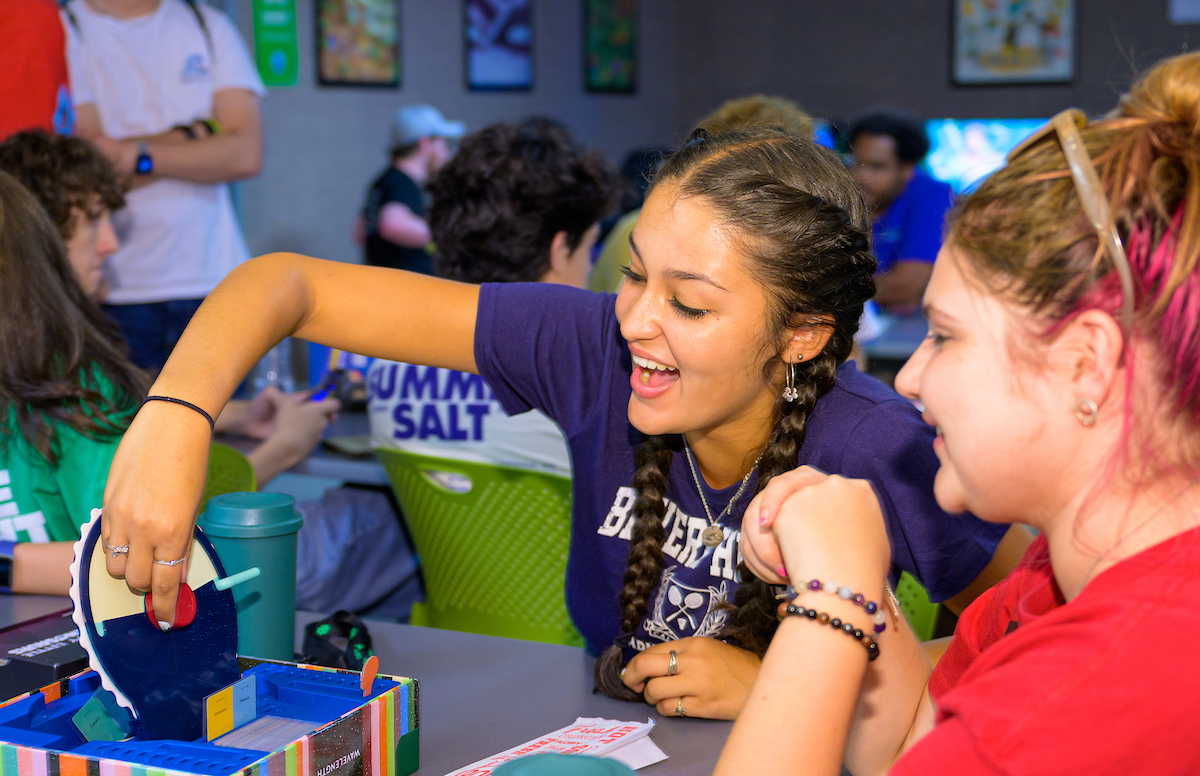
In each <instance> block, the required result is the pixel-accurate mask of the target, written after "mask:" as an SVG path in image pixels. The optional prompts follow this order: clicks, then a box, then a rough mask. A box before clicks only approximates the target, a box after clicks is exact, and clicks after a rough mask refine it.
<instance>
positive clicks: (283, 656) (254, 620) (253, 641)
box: [197, 493, 304, 660]
mask: <svg viewBox="0 0 1200 776" xmlns="http://www.w3.org/2000/svg"><path fill="white" fill-rule="evenodd" d="M197 524H198V525H199V526H200V530H202V531H204V534H205V536H207V537H208V539H209V541H211V542H212V545H213V547H214V548H215V549H216V551H217V555H218V556H219V557H220V558H221V563H222V565H224V566H225V573H226V574H236V573H237V572H239V571H243V570H245V569H248V568H251V567H253V566H257V567H258V568H259V569H260V570H261V572H262V573H261V574H259V575H258V577H257V578H255V579H251V580H250V581H248V582H243V583H242V584H240V585H237V586H236V587H234V588H233V600H234V604H235V605H236V606H237V622H238V654H239V655H244V656H246V657H261V658H268V659H272V660H293V659H294V658H295V639H296V534H297V532H298V531H299V530H300V526H301V525H303V524H304V517H303V516H302V515H301V514H300V513H299V512H297V511H296V502H295V501H294V500H293V499H292V497H291V496H288V495H285V494H283V493H225V494H222V495H220V496H214V497H212V498H211V499H209V500H208V504H207V506H205V508H204V514H202V515H201V516H200V520H199V521H198V523H197Z"/></svg>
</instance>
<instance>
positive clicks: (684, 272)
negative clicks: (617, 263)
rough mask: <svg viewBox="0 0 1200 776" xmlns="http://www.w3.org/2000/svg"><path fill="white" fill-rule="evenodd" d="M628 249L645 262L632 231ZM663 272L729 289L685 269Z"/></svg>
mask: <svg viewBox="0 0 1200 776" xmlns="http://www.w3.org/2000/svg"><path fill="white" fill-rule="evenodd" d="M629 250H631V251H633V254H634V255H635V256H637V257H638V260H639V261H641V262H643V263H645V261H646V260H645V259H643V258H642V252H641V251H639V250H638V247H637V243H635V242H634V241H633V232H630V233H629ZM663 274H664V275H666V276H667V277H669V278H672V279H674V280H699V281H700V282H701V283H708V284H709V285H710V286H712V287H713V288H719V289H721V290H722V291H724V292H725V293H729V289H727V288H725V286H723V285H721V284H720V283H718V282H717V281H715V280H713V279H712V278H710V277H709V276H708V275H700V274H697V273H695V272H688V271H687V270H682V269H668V270H665V271H664V272H663Z"/></svg>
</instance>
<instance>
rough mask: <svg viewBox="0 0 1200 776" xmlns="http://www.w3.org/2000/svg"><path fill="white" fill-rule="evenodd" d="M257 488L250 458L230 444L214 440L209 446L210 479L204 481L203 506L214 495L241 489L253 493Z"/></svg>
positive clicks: (201, 503) (235, 491)
mask: <svg viewBox="0 0 1200 776" xmlns="http://www.w3.org/2000/svg"><path fill="white" fill-rule="evenodd" d="M257 489H258V482H257V481H256V480H255V477H254V467H253V466H251V465H250V460H249V459H248V458H246V456H245V455H244V454H242V452H241V451H239V450H236V449H234V448H232V447H230V446H229V445H223V444H221V443H220V442H213V443H212V445H211V446H210V447H209V448H208V479H207V480H206V481H205V482H204V500H203V501H201V502H200V505H201V507H203V506H204V505H205V504H207V503H208V500H209V499H210V498H212V497H213V496H220V495H222V494H224V493H237V492H241V491H246V492H249V493H253V492H254V491H255V490H257Z"/></svg>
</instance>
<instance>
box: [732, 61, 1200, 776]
mask: <svg viewBox="0 0 1200 776" xmlns="http://www.w3.org/2000/svg"><path fill="white" fill-rule="evenodd" d="M1198 128H1200V54H1196V53H1191V54H1184V55H1181V56H1176V57H1173V58H1171V59H1167V60H1165V61H1163V62H1161V63H1159V64H1158V65H1157V66H1155V67H1154V68H1153V69H1152V70H1150V71H1149V72H1148V73H1147V74H1145V76H1143V77H1142V78H1141V79H1140V80H1139V81H1138V82H1137V83H1136V84H1134V86H1133V88H1132V89H1131V90H1130V91H1129V93H1128V94H1126V95H1125V96H1123V97H1122V98H1121V100H1120V102H1119V104H1118V105H1117V107H1116V109H1115V110H1114V111H1112V112H1111V113H1108V114H1106V115H1105V116H1104V117H1103V118H1101V119H1099V120H1096V121H1088V119H1087V117H1086V116H1085V115H1084V114H1083V113H1082V112H1081V111H1078V110H1067V111H1063V112H1062V113H1060V114H1058V115H1057V116H1055V117H1054V118H1053V119H1052V120H1051V121H1050V123H1049V124H1048V125H1047V126H1046V127H1045V128H1044V129H1043V130H1042V131H1040V132H1037V133H1035V134H1034V135H1033V136H1031V138H1030V139H1028V140H1027V141H1025V143H1023V144H1022V145H1021V146H1018V148H1017V149H1016V150H1015V151H1014V152H1013V153H1011V154H1010V155H1009V160H1008V164H1007V165H1006V166H1005V167H1003V168H1002V169H1000V170H998V171H997V172H995V173H994V174H993V175H991V176H990V177H989V178H987V179H986V180H985V181H984V182H983V183H982V185H980V186H979V188H978V189H976V190H975V191H974V192H973V193H971V194H970V195H968V196H967V197H966V198H965V199H964V200H963V201H962V202H960V203H959V204H958V206H957V207H956V209H955V210H954V212H953V213H952V214H951V217H950V225H949V236H948V239H947V242H946V245H945V247H943V248H942V251H941V253H940V254H939V255H938V258H937V262H936V263H935V264H934V267H933V277H932V279H931V281H930V283H929V288H928V290H927V291H926V292H925V298H924V311H925V314H926V316H927V317H928V319H929V328H930V332H929V337H928V338H927V339H926V340H925V341H924V342H923V343H922V345H921V347H920V348H919V349H918V350H917V352H916V353H915V354H914V355H913V357H912V359H911V360H910V361H909V362H908V364H907V365H906V366H905V367H904V369H903V370H902V371H901V372H900V374H899V375H898V376H897V378H896V385H897V387H898V388H899V389H900V390H901V391H902V392H903V393H904V394H905V395H907V396H909V397H911V398H913V399H919V400H920V401H921V402H922V404H923V405H924V411H925V419H926V421H927V422H928V423H929V424H930V425H931V426H932V425H934V424H936V428H937V437H936V439H935V440H934V442H933V450H934V452H936V454H937V457H938V459H939V462H940V468H939V469H938V472H937V477H936V479H935V480H934V482H933V492H934V494H935V495H936V497H937V500H938V503H939V504H941V505H942V506H943V507H945V508H946V509H949V510H953V511H961V510H968V509H969V510H971V511H972V512H974V513H975V514H977V515H979V516H980V517H981V518H983V519H985V520H987V521H988V522H989V523H993V524H996V525H1007V524H1010V523H1026V524H1028V525H1030V526H1033V527H1035V528H1037V529H1038V530H1039V532H1040V533H1039V535H1038V538H1037V539H1036V540H1035V541H1034V543H1033V544H1032V545H1030V547H1029V549H1028V552H1027V553H1026V554H1025V557H1024V558H1023V559H1022V561H1021V564H1020V565H1019V567H1018V568H1017V569H1016V570H1014V571H1013V572H1012V573H1011V574H1009V575H1008V577H1007V578H1005V579H1004V580H1003V581H1002V582H1001V583H1000V584H998V585H996V586H995V587H993V588H992V589H991V590H989V591H987V592H986V593H985V594H983V595H982V596H980V597H979V599H978V600H976V601H975V602H974V603H973V604H972V605H971V606H970V607H969V608H968V609H967V610H966V612H964V613H963V616H962V617H961V618H960V619H959V621H958V627H957V629H956V631H955V634H954V638H953V641H952V642H951V644H950V646H949V649H948V650H947V652H946V653H945V655H944V656H943V657H942V659H941V661H940V662H939V663H938V664H937V666H936V667H935V668H933V669H932V671H931V670H930V666H929V664H928V663H927V662H926V661H925V660H924V659H923V656H922V655H921V653H920V649H919V647H918V645H917V644H916V643H915V642H914V640H913V639H912V637H911V635H910V634H908V633H906V632H904V631H903V629H899V630H897V629H892V628H891V627H889V628H888V630H887V631H886V632H884V633H882V634H873V635H872V636H870V637H864V636H863V634H862V632H861V630H860V626H864V625H868V624H869V622H870V620H869V615H868V614H867V613H865V612H864V611H863V609H864V607H863V605H862V604H861V603H860V602H861V601H862V600H863V598H853V599H850V600H843V599H841V598H839V597H838V596H835V595H827V594H825V593H824V592H822V590H821V585H819V584H814V583H813V581H812V580H814V579H816V580H825V581H830V580H836V581H837V584H840V585H843V586H846V587H847V588H849V589H852V590H854V591H857V592H859V593H860V594H861V595H862V596H863V597H865V599H867V600H868V601H880V600H882V599H881V596H882V595H883V594H884V584H885V578H886V573H887V567H888V564H889V555H893V556H894V553H895V545H894V539H893V540H892V546H891V547H890V548H889V538H888V536H887V534H886V533H885V525H884V524H885V521H884V519H883V516H882V515H881V514H880V510H879V502H878V501H877V499H876V498H875V497H874V494H873V493H872V489H871V484H870V483H867V482H863V481H861V480H855V479H847V478H843V477H838V476H827V475H825V474H822V473H819V472H815V471H813V470H812V469H801V470H797V471H796V472H792V473H789V474H788V475H785V476H784V477H780V478H777V479H776V480H775V481H774V482H773V483H772V484H771V485H770V486H769V487H768V488H767V489H766V490H765V491H764V492H763V493H762V494H761V496H760V498H759V499H758V500H757V501H756V502H755V503H753V504H751V505H750V508H749V509H748V510H747V512H746V522H747V524H748V525H749V526H753V528H752V529H748V530H747V533H746V541H745V542H744V543H743V547H745V548H746V558H747V561H748V562H749V565H750V567H751V568H752V569H753V570H754V573H756V574H758V575H760V576H762V577H763V578H765V579H768V580H770V581H773V582H781V583H783V582H787V581H791V583H792V584H793V585H794V594H795V595H794V597H793V598H792V602H791V604H790V606H789V608H788V616H786V617H785V618H784V619H785V622H784V623H783V624H782V625H780V627H779V631H778V633H777V634H776V637H775V641H774V642H773V643H772V644H771V648H770V650H769V651H768V653H767V655H766V658H765V659H764V660H763V665H762V670H761V672H760V673H759V676H758V680H757V683H756V684H755V687H754V689H753V690H752V692H751V694H750V699H749V701H748V702H747V704H746V707H745V709H744V710H743V712H742V714H741V716H740V717H739V718H738V721H737V723H736V724H735V725H734V729H733V733H732V735H731V736H730V738H729V741H728V743H727V745H726V747H725V751H724V752H723V754H722V756H721V761H720V763H719V764H718V767H717V770H716V773H717V774H718V775H719V776H727V775H729V774H742V773H770V774H800V773H803V774H829V776H833V775H834V774H837V773H838V772H839V770H842V772H845V770H847V769H848V770H849V771H850V772H852V773H854V774H856V776H871V775H872V774H880V773H884V772H888V773H892V774H921V775H922V776H924V775H925V774H955V775H956V776H958V775H966V776H969V775H970V774H1000V773H1005V774H1016V773H1022V774H1029V773H1053V774H1062V773H1086V774H1113V775H1114V776H1116V775H1117V774H1120V775H1121V776H1124V774H1129V773H1156V774H1163V773H1179V774H1190V773H1197V772H1200V748H1197V747H1196V745H1195V741H1196V739H1197V736H1198V735H1200V717H1198V716H1197V714H1196V696H1197V695H1198V694H1200V674H1197V672H1195V671H1192V670H1191V657H1192V655H1191V645H1192V644H1193V643H1194V641H1193V637H1194V636H1200V622H1198V621H1197V618H1196V611H1197V609H1200V325H1198V321H1200V315H1198V313H1197V311H1198V310H1200V131H1198ZM885 619H886V618H885ZM834 624H840V625H841V628H840V631H842V632H838V630H835V629H834V628H831V627H829V626H830V625H834ZM866 638H871V639H873V640H874V641H875V642H877V643H876V645H875V650H874V651H875V653H877V654H874V653H872V651H871V648H870V646H869V645H868V644H867V642H866V641H865V639H866ZM858 642H861V643H858ZM864 645H866V646H868V648H867V649H864V648H863V647H864ZM874 657H878V659H877V660H874V659H873V658H874ZM798 731H800V732H801V735H797V732H798ZM805 731H808V732H809V733H810V734H809V735H803V732H805ZM843 764H844V769H843Z"/></svg>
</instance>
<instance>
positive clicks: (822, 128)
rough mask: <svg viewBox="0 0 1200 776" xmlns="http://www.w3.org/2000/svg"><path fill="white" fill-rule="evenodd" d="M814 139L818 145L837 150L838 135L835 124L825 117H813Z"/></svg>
mask: <svg viewBox="0 0 1200 776" xmlns="http://www.w3.org/2000/svg"><path fill="white" fill-rule="evenodd" d="M813 140H815V141H816V142H817V145H823V146H825V147H826V148H832V149H833V150H835V151H836V150H837V137H836V131H835V130H834V128H833V125H832V124H830V123H829V122H828V121H826V120H825V119H813Z"/></svg>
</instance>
